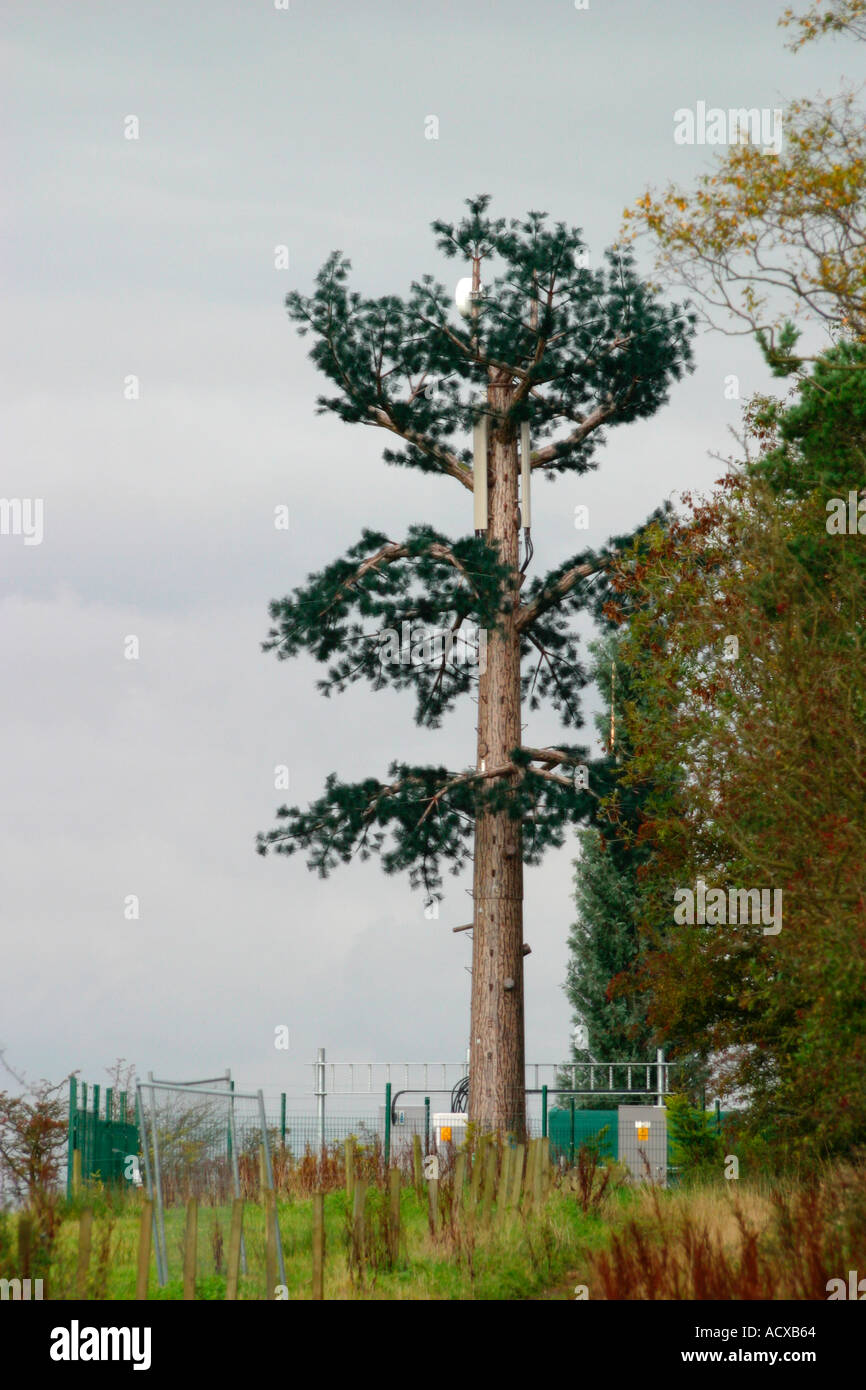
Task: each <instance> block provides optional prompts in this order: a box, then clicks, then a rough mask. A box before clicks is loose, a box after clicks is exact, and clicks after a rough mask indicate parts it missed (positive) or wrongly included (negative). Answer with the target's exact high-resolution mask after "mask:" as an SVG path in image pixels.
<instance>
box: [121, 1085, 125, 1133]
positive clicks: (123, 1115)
mask: <svg viewBox="0 0 866 1390" xmlns="http://www.w3.org/2000/svg"><path fill="white" fill-rule="evenodd" d="M120 1123H121V1124H122V1125H125V1124H126V1092H125V1091H121V1093H120Z"/></svg>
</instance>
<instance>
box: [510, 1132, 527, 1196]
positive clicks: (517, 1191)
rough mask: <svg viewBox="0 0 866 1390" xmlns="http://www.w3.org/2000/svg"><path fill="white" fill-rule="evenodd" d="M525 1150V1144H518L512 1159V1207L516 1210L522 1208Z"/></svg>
mask: <svg viewBox="0 0 866 1390" xmlns="http://www.w3.org/2000/svg"><path fill="white" fill-rule="evenodd" d="M525 1152H526V1150H525V1146H524V1145H523V1144H518V1145H517V1148H516V1149H515V1150H514V1157H513V1159H512V1160H511V1207H512V1210H513V1211H515V1212H516V1211H519V1210H520V1197H521V1193H522V1191H523V1155H524V1153H525Z"/></svg>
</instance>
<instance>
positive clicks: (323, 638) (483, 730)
mask: <svg viewBox="0 0 866 1390" xmlns="http://www.w3.org/2000/svg"><path fill="white" fill-rule="evenodd" d="M488 204H489V198H488V197H487V196H481V197H478V198H474V199H469V200H468V202H467V205H468V208H469V215H468V216H467V217H465V218H464V219H463V221H462V222H461V223H460V224H459V225H458V226H456V227H455V226H453V225H451V224H447V223H444V222H434V224H433V230H434V232H435V233H436V237H437V244H438V246H439V248H440V250H442V251H444V252H445V254H446V255H448V256H460V257H462V258H463V259H464V260H466V261H468V262H471V264H472V270H473V275H472V287H473V292H472V294H471V296H470V302H471V313H470V317H471V324H469V325H460V324H455V322H454V317H453V313H452V303H451V296H450V295H449V294H447V293H446V291H445V289H444V287H443V286H442V285H439V284H437V283H436V282H435V281H434V280H433V278H432V277H430V276H425V277H424V278H423V279H422V280H421V281H420V282H418V283H414V284H413V285H412V287H411V291H410V296H409V298H408V300H406V301H403V300H401V299H398V298H396V297H394V296H385V297H383V298H381V299H376V300H367V299H362V298H361V296H360V295H359V294H356V293H350V292H349V291H348V290H347V288H346V281H347V276H348V270H349V268H350V267H349V262H348V261H347V260H345V259H344V258H343V257H341V256H340V255H339V253H334V254H332V255H331V256H330V257H329V259H328V260H327V261H326V263H325V265H324V266H323V268H322V270H321V271H320V272H319V275H318V277H317V281H316V289H315V293H314V294H313V295H312V296H311V297H309V298H308V297H305V296H302V295H300V294H298V293H297V292H293V293H291V294H289V295H288V296H287V299H286V304H287V308H288V311H289V315H290V317H291V318H292V319H293V320H294V321H295V322H296V323H297V324H298V325H299V331H300V332H301V333H302V334H304V333H307V332H312V334H313V335H314V338H315V343H314V346H313V348H312V350H311V353H310V356H311V357H312V359H313V361H314V362H315V363H316V364H317V366H318V367H319V368H320V369H321V370H322V372H323V373H324V374H325V376H327V377H328V378H329V380H330V381H331V382H333V383H334V385H335V386H336V388H337V392H338V394H337V395H334V396H330V397H319V399H318V408H319V410H320V411H326V410H329V411H332V412H333V413H335V414H336V415H338V416H339V417H340V418H341V419H343V420H345V421H346V422H347V423H351V424H366V425H377V426H379V427H381V428H383V429H386V430H388V431H390V432H391V433H392V434H394V435H395V436H397V437H398V438H399V439H400V440H401V441H402V445H403V447H402V448H401V449H400V450H399V451H393V450H390V449H388V450H386V451H385V453H384V458H385V461H386V462H388V463H392V464H397V465H402V466H406V467H412V468H419V469H422V470H423V471H425V472H435V473H440V474H443V475H444V476H447V477H450V478H452V479H454V480H455V481H456V482H458V483H460V484H461V485H462V486H463V487H465V488H467V489H468V490H469V491H473V490H474V491H475V493H476V516H475V526H474V531H475V534H474V535H469V536H466V537H463V538H460V539H458V540H455V541H450V540H449V539H448V538H447V537H445V536H443V535H440V534H439V533H437V532H435V531H434V530H433V529H432V528H430V527H427V526H415V527H411V528H410V529H409V531H408V534H407V537H406V539H405V540H402V541H396V540H392V539H390V538H389V537H388V536H385V535H383V534H381V533H377V532H371V531H365V532H364V533H363V534H362V537H361V540H360V542H359V543H358V544H357V545H355V546H353V547H352V548H351V549H350V550H349V552H348V553H347V555H346V557H345V558H344V559H340V560H336V561H334V562H333V563H332V564H330V565H329V566H328V567H327V568H326V569H324V570H322V571H321V572H320V573H318V574H314V575H311V576H310V578H309V579H308V581H307V583H306V584H305V585H304V586H302V587H301V588H298V589H296V590H295V591H294V593H293V594H292V595H291V596H290V597H287V598H285V599H281V600H278V601H275V602H273V603H272V604H271V606H270V614H271V618H272V620H273V622H274V626H273V627H272V628H271V629H270V632H269V634H268V640H267V642H266V643H265V644H264V649H265V650H266V651H270V650H274V651H276V653H277V656H278V657H279V658H281V659H284V658H287V657H290V656H294V655H296V654H297V653H298V652H300V651H302V650H307V651H309V652H311V653H312V655H313V656H314V657H315V658H316V659H317V660H319V661H322V662H325V663H328V664H329V665H328V676H327V679H326V680H324V681H321V682H320V683H319V688H320V689H321V690H322V691H323V692H324V693H325V694H330V693H331V691H333V690H337V691H339V690H344V689H345V688H346V686H347V685H348V684H350V683H352V682H354V681H356V680H360V679H366V680H368V681H370V683H371V684H372V685H373V687H374V688H379V687H381V686H382V685H385V684H391V685H394V686H396V687H398V688H403V687H411V688H412V689H414V691H415V695H416V700H417V705H416V716H415V717H416V722H417V723H419V724H422V725H426V726H428V727H431V728H436V727H438V726H439V724H440V723H441V719H442V716H443V714H444V713H446V712H447V711H448V710H449V709H451V708H452V707H453V705H454V702H455V701H456V699H457V697H458V696H459V695H461V694H467V693H472V692H474V691H476V690H477V695H478V746H477V758H476V765H475V767H474V768H470V769H468V770H465V771H462V772H455V771H449V770H448V769H447V768H444V767H425V766H421V767H416V766H409V765H407V764H404V763H399V762H396V763H393V764H392V765H391V767H390V769H389V774H388V775H389V781H388V782H387V783H382V782H379V781H377V780H375V779H372V778H370V779H367V780H365V781H363V782H360V783H355V784H352V785H349V784H346V783H343V782H340V781H339V780H338V779H337V777H336V775H335V774H333V773H332V774H331V775H330V776H329V777H328V778H327V781H326V785H325V791H324V794H323V795H322V796H321V797H320V798H319V799H318V800H317V801H315V802H313V803H312V805H311V806H309V807H308V808H307V809H306V810H302V809H300V808H298V807H287V806H284V807H281V808H280V810H279V811H278V812H277V819H278V820H279V822H280V824H279V825H278V826H277V827H276V828H275V829H273V830H271V831H269V832H267V833H266V834H263V835H260V836H259V838H258V848H259V851H260V852H261V853H263V854H264V853H267V851H268V850H269V849H271V848H273V849H274V850H275V851H276V852H278V853H283V854H293V853H295V852H296V851H297V850H299V849H304V850H306V851H307V852H308V863H309V865H310V867H311V868H315V869H317V870H318V872H319V873H320V874H321V875H322V876H325V875H327V874H328V873H329V872H330V870H331V869H332V868H334V867H335V866H336V865H337V864H338V863H340V862H345V861H347V860H349V859H350V858H351V857H352V856H353V855H354V854H355V853H357V854H359V855H360V857H361V858H367V857H369V855H371V854H378V855H379V856H380V858H381V861H382V865H383V868H384V869H385V871H386V872H388V873H394V872H398V871H401V870H407V871H408V872H409V875H410V881H411V882H412V883H413V885H414V886H423V887H424V889H425V891H426V893H427V895H428V898H434V897H435V898H438V897H441V887H442V877H441V869H442V867H443V865H447V867H448V868H449V870H450V871H451V872H452V873H455V874H457V873H459V872H460V871H461V870H462V869H463V868H464V867H465V866H466V864H467V862H468V860H469V858H470V857H472V858H473V859H474V880H473V896H474V914H473V927H474V931H473V971H472V1016H471V1032H470V1067H469V1076H470V1095H469V1115H470V1118H471V1119H472V1120H473V1121H475V1122H476V1123H477V1124H478V1125H479V1126H480V1127H481V1128H484V1129H497V1130H506V1129H510V1130H514V1131H516V1132H521V1131H522V1130H523V1128H524V1123H525V1098H524V1089H523V1088H524V1022H523V1020H524V1006H523V865H524V863H527V864H537V863H539V862H540V859H541V856H542V854H543V852H544V850H545V849H547V848H549V847H550V846H555V845H561V844H562V843H563V842H564V839H565V834H566V831H567V829H568V828H569V826H571V825H575V824H579V823H580V822H581V821H584V820H586V819H587V818H589V817H590V816H591V814H592V808H593V805H594V801H595V798H596V797H597V796H598V794H599V793H600V792H601V791H602V790H603V787H602V785H601V783H599V784H598V785H596V784H595V783H594V782H593V783H592V790H590V789H588V788H585V787H584V786H583V779H582V778H580V779H578V780H577V781H576V779H575V769H576V768H579V767H582V766H586V765H590V759H589V755H588V752H587V750H586V749H585V748H583V747H579V746H573V745H571V746H569V745H558V746H557V747H545V748H530V747H525V746H524V745H523V744H522V740H521V704H522V701H523V700H525V701H527V702H528V706H529V708H530V709H533V710H534V709H536V708H538V706H539V704H540V702H541V701H542V700H545V699H546V700H549V701H550V702H551V703H552V704H553V706H554V708H555V709H556V710H557V713H558V714H559V717H560V720H561V722H562V723H563V724H564V725H566V726H572V727H575V728H579V727H580V726H581V724H582V719H581V716H580V711H579V707H578V698H579V692H580V690H581V688H582V687H583V685H585V684H586V680H587V677H586V675H585V673H584V671H583V669H582V668H581V665H580V663H579V649H578V642H577V639H576V637H575V636H574V634H573V632H572V631H571V630H570V623H569V619H570V618H572V617H573V615H574V614H575V613H576V612H578V611H579V610H580V609H582V608H590V609H591V610H593V611H596V612H597V611H599V610H600V608H601V605H602V604H603V603H604V601H605V599H606V598H607V596H608V585H607V578H606V571H607V563H608V560H609V557H610V553H611V550H612V549H616V548H618V547H619V545H620V544H621V543H622V542H623V541H624V540H625V539H626V538H625V537H619V538H617V539H615V540H614V541H611V542H609V544H608V546H607V547H605V548H603V549H602V550H601V551H598V552H593V551H591V550H585V551H583V552H581V553H580V554H578V555H575V556H572V557H571V558H570V559H569V560H568V561H566V562H565V563H564V564H562V565H560V566H559V567H558V568H557V569H555V570H554V571H552V572H551V573H550V574H548V575H546V576H545V577H544V578H540V579H535V580H532V581H531V582H529V583H526V584H525V583H524V581H525V579H526V575H525V569H526V564H527V563H528V559H529V558H530V557H531V553H532V552H531V542H530V540H529V530H528V526H527V527H526V529H525V532H524V535H525V547H524V560H523V565H522V567H521V562H520V554H519V548H520V547H519V531H520V521H521V517H520V499H519V490H518V480H519V478H520V475H521V466H520V465H521V463H522V464H523V477H524V487H525V486H526V480H527V479H528V477H529V472H530V465H531V471H533V472H535V471H536V470H539V471H542V472H544V473H546V474H548V475H552V474H554V473H562V472H572V473H583V472H585V471H586V470H587V469H589V468H592V467H594V466H595V465H594V462H593V457H592V456H593V451H594V448H595V445H596V443H597V442H599V440H600V439H601V437H602V435H601V431H602V429H603V428H604V427H605V426H607V425H610V424H612V423H618V422H627V421H630V420H636V419H639V418H641V417H644V416H649V415H652V414H653V413H654V411H655V410H657V409H658V407H659V406H660V405H661V404H663V403H664V401H665V400H666V399H667V393H668V389H669V386H670V383H671V382H672V381H673V380H675V379H678V378H679V377H680V376H681V375H682V372H683V371H684V370H690V367H691V352H690V340H691V336H692V333H693V316H691V315H688V314H685V313H683V311H682V310H681V309H680V308H678V307H677V306H672V307H665V306H663V305H662V304H660V303H659V301H658V300H657V299H656V298H655V296H654V295H653V294H652V292H651V291H650V290H649V289H648V288H647V287H646V286H644V285H643V284H641V282H640V281H639V280H638V278H637V277H636V275H635V273H634V269H633V265H632V261H631V258H630V257H629V256H628V254H626V255H624V256H621V255H617V254H615V253H613V252H608V253H607V255H606V265H605V268H604V269H595V270H593V269H590V268H589V267H588V266H587V265H586V264H585V252H584V250H583V244H582V242H581V238H580V233H579V232H578V231H577V230H576V229H570V228H567V227H566V226H565V225H564V224H562V223H558V224H556V226H555V227H554V228H552V229H551V228H549V227H548V226H547V224H546V218H545V214H543V213H534V212H531V213H529V214H528V215H527V217H526V219H525V221H523V222H517V221H512V222H510V223H509V224H507V225H506V222H505V221H504V219H495V220H493V219H491V218H489V217H488V216H487V208H488ZM482 261H485V262H488V263H491V262H492V263H493V264H495V265H497V266H498V267H499V268H500V273H499V274H497V275H495V276H494V277H493V278H492V279H491V280H490V281H489V283H487V284H485V287H484V289H483V290H482V289H481V280H480V266H481V263H482ZM486 278H487V277H485V279H486ZM479 403H483V404H482V405H481V414H482V416H483V419H481V420H479ZM530 422H531V427H532V434H533V439H534V442H535V448H534V450H533V453H532V456H531V460H530V459H529V458H527V457H524V458H523V459H521V458H520V456H519V452H518V441H519V440H520V439H521V438H522V442H523V452H524V454H525V451H526V447H527V428H526V426H527V424H528V423H530ZM470 432H472V433H474V438H475V449H474V451H473V450H470V449H466V448H462V447H461V445H460V442H459V441H460V440H461V439H464V438H465V437H466V435H467V434H468V433H470ZM485 441H486V447H485ZM485 460H486V466H487V467H486V505H482V514H481V515H479V514H478V510H477V508H478V504H479V500H480V501H481V502H482V503H483V502H484V492H485V488H484V486H483V484H484V482H485V479H484V478H483V476H482V475H481V473H480V469H481V468H483V466H484V462H485ZM474 475H475V476H474ZM522 501H523V504H524V510H525V517H524V519H525V520H526V521H528V510H527V509H528V501H529V499H528V496H524V497H523V499H522ZM484 522H486V524H483V523H484ZM404 624H409V626H410V630H412V631H417V630H418V629H419V628H421V629H424V630H425V631H426V633H427V634H430V633H433V634H441V633H443V631H444V641H440V643H439V646H438V648H437V649H435V652H434V655H433V657H432V659H431V658H430V657H429V656H426V657H425V656H423V655H422V657H421V659H418V660H415V659H413V660H412V661H410V662H405V661H389V660H387V659H386V649H385V647H384V646H383V635H384V634H385V633H393V632H398V633H402V632H403V631H404V626H403V625H404ZM485 634H486V664H485V662H483V661H481V662H478V663H477V664H472V663H471V662H467V661H466V660H465V652H463V651H462V647H461V644H462V643H463V642H464V640H468V641H469V642H470V643H475V644H476V647H477V646H480V645H481V642H482V638H483V635H485ZM430 650H431V648H430V646H429V645H428V648H427V651H428V652H429V651H430ZM422 651H423V648H422ZM523 658H527V659H528V658H532V662H531V664H530V665H529V669H527V670H526V671H525V672H524V671H523V669H522V662H523ZM591 770H592V769H591V768H590V772H591Z"/></svg>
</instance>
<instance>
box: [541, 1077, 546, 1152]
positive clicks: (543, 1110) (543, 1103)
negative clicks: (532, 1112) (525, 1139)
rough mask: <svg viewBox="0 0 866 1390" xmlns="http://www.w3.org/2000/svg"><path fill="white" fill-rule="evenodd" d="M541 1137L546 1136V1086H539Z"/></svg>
mask: <svg viewBox="0 0 866 1390" xmlns="http://www.w3.org/2000/svg"><path fill="white" fill-rule="evenodd" d="M541 1137H542V1139H546V1138H547V1087H546V1086H542V1088H541Z"/></svg>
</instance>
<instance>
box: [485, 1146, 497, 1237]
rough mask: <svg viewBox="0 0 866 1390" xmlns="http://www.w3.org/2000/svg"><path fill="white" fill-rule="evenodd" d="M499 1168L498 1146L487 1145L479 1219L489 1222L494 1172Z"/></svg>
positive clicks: (494, 1197)
mask: <svg viewBox="0 0 866 1390" xmlns="http://www.w3.org/2000/svg"><path fill="white" fill-rule="evenodd" d="M498 1167H499V1146H498V1144H496V1143H493V1142H491V1143H489V1144H488V1145H487V1152H486V1154H485V1163H484V1185H483V1188H482V1192H481V1219H482V1221H489V1219H490V1215H491V1212H492V1210H493V1203H494V1201H495V1200H496V1172H497V1169H498Z"/></svg>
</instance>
